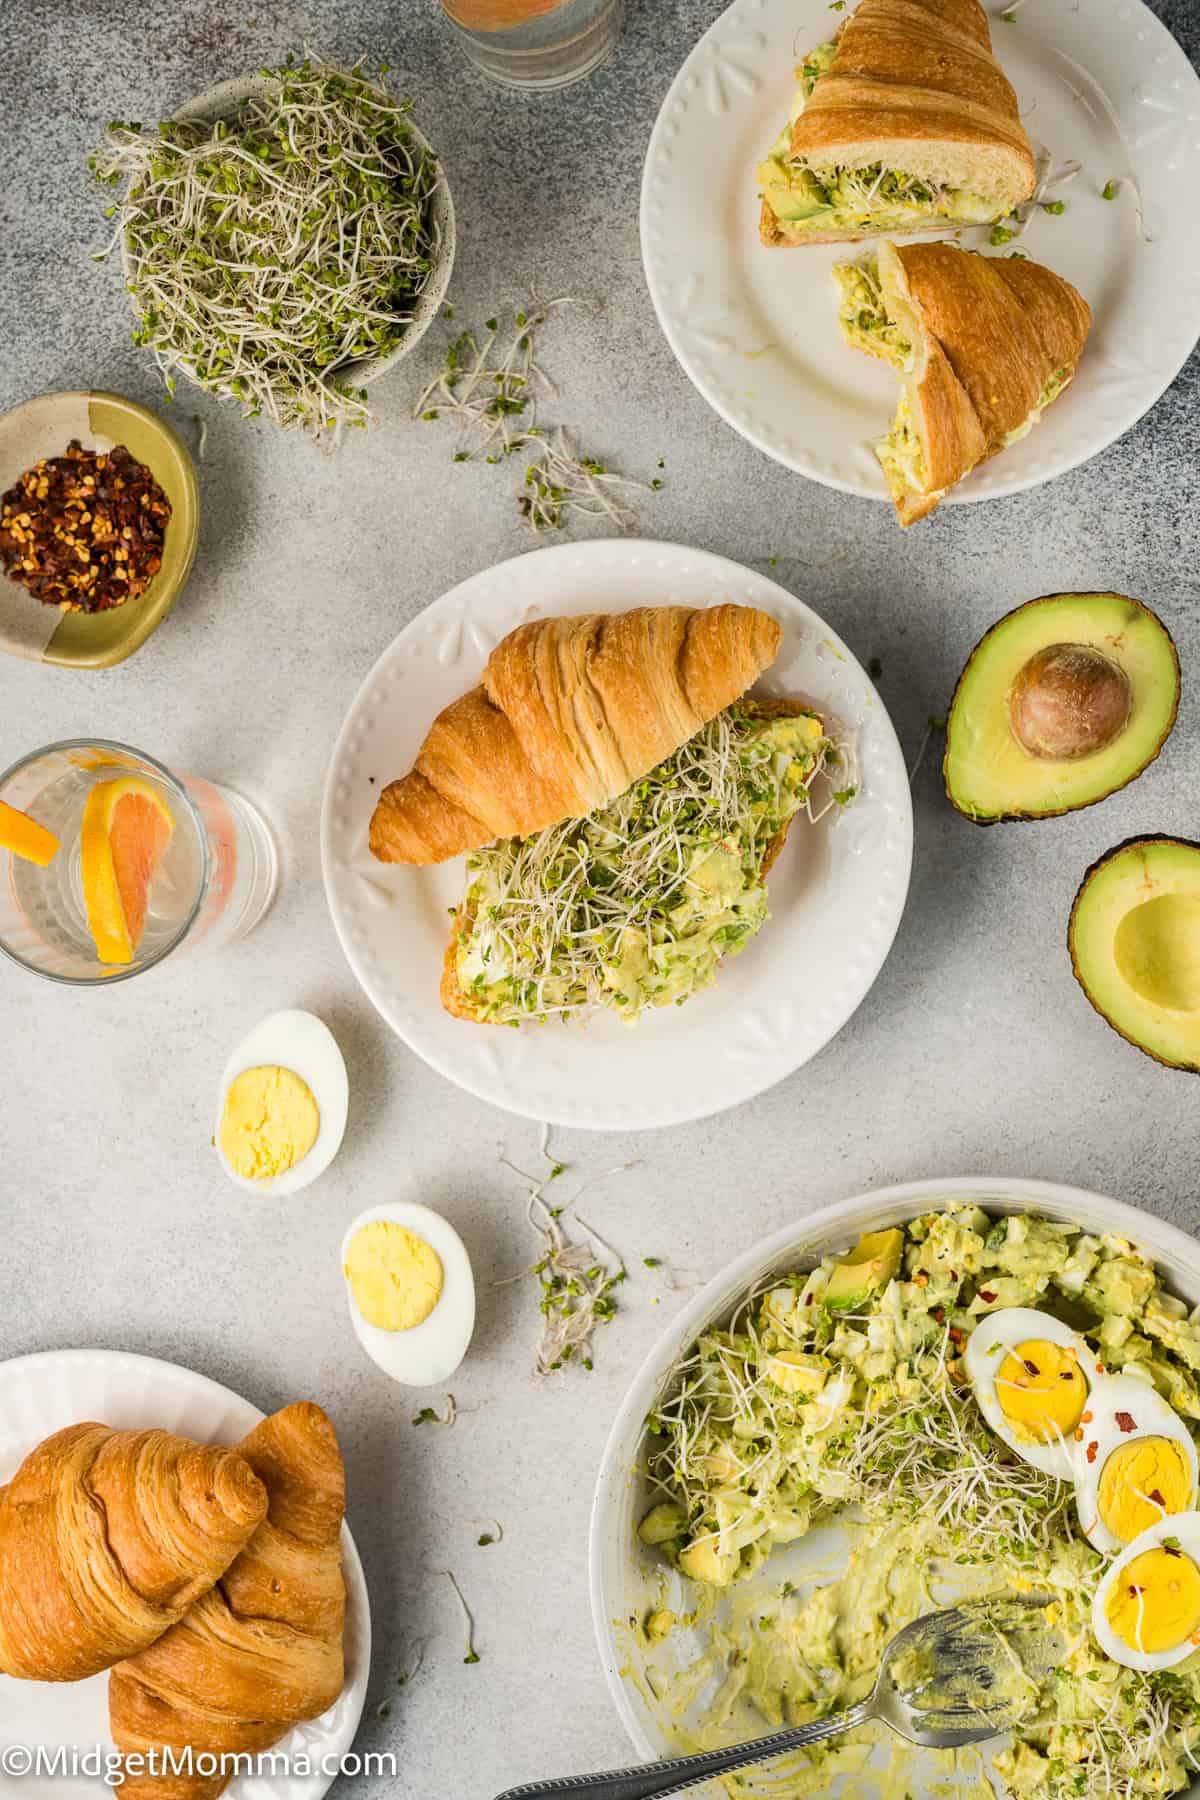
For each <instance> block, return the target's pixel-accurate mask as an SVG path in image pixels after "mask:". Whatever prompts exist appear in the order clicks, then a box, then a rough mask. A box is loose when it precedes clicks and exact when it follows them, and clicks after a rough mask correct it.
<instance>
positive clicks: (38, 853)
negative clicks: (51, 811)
mask: <svg viewBox="0 0 1200 1800" xmlns="http://www.w3.org/2000/svg"><path fill="white" fill-rule="evenodd" d="M58 849H59V844H58V839H57V838H56V837H55V835H54V833H53V832H52V831H47V830H46V827H45V826H44V825H39V824H38V822H37V820H36V819H31V818H30V816H29V814H28V813H23V812H18V811H17V809H16V807H15V806H8V805H7V804H6V803H5V802H4V801H3V800H0V850H11V851H12V853H13V855H14V856H19V857H21V858H22V859H23V860H24V861H25V862H31V863H36V864H37V866H38V868H39V869H44V868H45V867H46V866H47V864H49V863H52V862H53V861H54V858H55V857H56V856H57V855H58Z"/></svg>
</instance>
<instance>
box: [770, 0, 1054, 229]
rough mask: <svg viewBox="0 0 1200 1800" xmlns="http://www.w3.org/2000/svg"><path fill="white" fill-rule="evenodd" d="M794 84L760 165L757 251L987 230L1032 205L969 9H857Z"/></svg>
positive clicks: (920, 2)
mask: <svg viewBox="0 0 1200 1800" xmlns="http://www.w3.org/2000/svg"><path fill="white" fill-rule="evenodd" d="M797 76H798V78H799V81H800V91H799V94H798V96H797V100H796V105H795V107H794V108H793V117H792V121H791V124H790V125H789V127H788V129H787V130H785V132H784V134H783V137H782V138H781V139H780V141H779V142H778V143H777V144H776V146H775V147H774V149H773V150H772V152H771V155H770V157H769V158H768V161H767V162H766V163H763V164H760V165H759V185H760V189H761V192H762V199H763V204H762V213H761V220H760V234H761V236H762V239H763V242H764V243H766V244H769V245H779V244H799V243H807V244H824V243H836V242H839V241H844V240H846V239H848V238H858V237H862V236H864V235H874V234H877V233H879V232H880V231H891V232H899V231H922V230H928V228H929V227H930V226H931V225H937V224H941V223H943V222H945V223H946V224H950V225H954V224H981V223H988V222H990V221H993V220H996V219H1001V218H1003V217H1004V216H1005V215H1006V214H1007V213H1009V212H1011V211H1012V209H1013V207H1014V206H1016V205H1018V204H1019V203H1020V202H1021V201H1023V200H1027V199H1028V198H1029V196H1030V195H1031V194H1032V193H1033V189H1034V182H1035V179H1036V172H1035V164H1034V158H1033V152H1032V150H1031V149H1030V145H1029V139H1028V137H1027V136H1026V134H1025V130H1024V127H1023V126H1022V124H1021V120H1020V116H1019V113H1018V110H1017V97H1016V95H1015V93H1014V92H1013V89H1012V86H1011V85H1010V83H1009V81H1008V79H1007V77H1006V76H1005V74H1004V71H1003V70H1002V69H1001V67H1000V65H999V63H998V62H997V61H996V58H995V57H994V56H993V54H992V40H991V34H990V32H989V30H988V21H987V14H986V13H985V12H984V10H983V7H982V6H981V5H980V4H979V0H861V4H860V5H859V6H858V8H857V9H856V11H855V12H854V13H852V14H851V16H850V17H849V19H847V21H846V23H845V25H844V26H843V27H842V30H841V32H840V34H839V35H838V37H837V38H836V40H832V41H830V42H829V43H826V44H823V45H820V46H818V48H817V49H816V50H815V51H813V52H812V53H811V54H810V56H809V57H808V58H807V59H806V60H805V62H803V63H802V64H801V65H800V67H799V69H798V70H797Z"/></svg>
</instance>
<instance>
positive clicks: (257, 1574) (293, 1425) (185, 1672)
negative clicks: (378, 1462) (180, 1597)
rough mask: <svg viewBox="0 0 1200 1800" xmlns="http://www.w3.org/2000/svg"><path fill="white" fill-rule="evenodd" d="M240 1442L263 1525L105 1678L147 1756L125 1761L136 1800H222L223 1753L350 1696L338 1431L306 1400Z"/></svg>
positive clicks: (122, 1743)
mask: <svg viewBox="0 0 1200 1800" xmlns="http://www.w3.org/2000/svg"><path fill="white" fill-rule="evenodd" d="M238 1450H239V1453H240V1455H241V1456H242V1457H243V1458H244V1459H245V1461H246V1462H247V1463H248V1464H249V1466H250V1467H251V1468H252V1469H253V1470H254V1472H255V1474H256V1476H257V1477H258V1478H259V1479H260V1480H261V1481H262V1483H263V1485H264V1487H265V1489H266V1494H267V1499H268V1510H267V1516H266V1519H265V1520H264V1521H263V1523H262V1524H261V1525H260V1526H259V1528H258V1530H257V1531H256V1532H255V1534H254V1536H253V1537H252V1538H251V1539H250V1542H249V1544H248V1545H247V1546H246V1548H245V1549H244V1550H243V1551H242V1553H241V1555H240V1556H239V1557H238V1558H237V1560H236V1561H235V1562H234V1563H233V1565H232V1567H231V1568H230V1569H229V1570H228V1571H227V1573H226V1574H225V1576H224V1577H223V1579H222V1580H221V1582H220V1583H219V1584H218V1586H216V1587H215V1588H213V1589H212V1591H211V1592H210V1593H208V1594H206V1595H205V1596H204V1597H203V1598H202V1599H201V1600H199V1601H198V1602H197V1604H196V1605H195V1606H194V1607H193V1608H192V1610H191V1611H190V1612H189V1613H188V1615H187V1617H186V1618H185V1619H183V1620H182V1621H181V1622H180V1623H179V1624H178V1625H176V1626H174V1627H173V1629H172V1630H170V1631H168V1632H167V1633H166V1635H165V1636H164V1637H161V1638H159V1640H158V1642H157V1643H155V1644H153V1645H152V1646H151V1647H150V1648H149V1649H146V1650H143V1651H142V1652H141V1654H140V1655H137V1656H134V1657H131V1658H130V1659H129V1660H128V1661H127V1662H122V1663H120V1664H118V1666H117V1667H116V1668H115V1669H114V1670H113V1671H112V1674H111V1675H110V1676H109V1685H108V1707H109V1719H110V1722H111V1728H112V1735H113V1741H114V1743H115V1744H116V1746H117V1748H118V1750H120V1751H121V1752H122V1753H123V1754H124V1755H125V1756H127V1757H132V1756H134V1755H136V1756H138V1757H139V1758H141V1759H144V1760H142V1761H140V1762H139V1763H137V1764H136V1765H135V1764H133V1763H132V1762H131V1763H130V1764H129V1765H128V1770H127V1773H126V1776H125V1780H124V1783H123V1785H122V1788H121V1792H122V1793H123V1794H126V1795H127V1796H128V1797H129V1800H215V1797H216V1795H218V1794H220V1793H221V1791H222V1790H223V1789H224V1788H225V1787H226V1785H227V1783H228V1780H229V1774H227V1773H222V1772H221V1760H220V1759H221V1758H223V1757H224V1758H229V1759H232V1758H234V1757H236V1756H241V1755H255V1754H261V1753H262V1752H263V1751H265V1750H269V1749H270V1748H271V1747H272V1745H274V1744H277V1743H279V1741H280V1739H281V1738H283V1737H285V1736H286V1735H287V1733H288V1732H289V1731H290V1730H291V1728H292V1727H293V1726H294V1725H296V1724H298V1723H300V1721H301V1720H304V1719H315V1718H317V1717H319V1716H320V1714H321V1713H323V1712H326V1711H327V1710H328V1708H329V1707H330V1706H332V1705H333V1703H334V1701H335V1700H336V1699H337V1697H338V1695H339V1694H340V1693H341V1691H342V1683H343V1679H344V1670H343V1662H342V1632H343V1627H344V1623H345V1612H346V1590H345V1584H344V1581H343V1577H342V1552H341V1528H342V1513H343V1511H344V1508H345V1477H344V1471H343V1467H342V1458H341V1453H340V1451H339V1449H338V1443H337V1437H336V1435H335V1433H334V1429H333V1426H332V1425H331V1424H330V1422H329V1420H328V1418H327V1417H326V1415H325V1414H324V1413H323V1412H322V1411H321V1408H320V1407H319V1406H315V1405H314V1404H313V1403H312V1402H311V1401H300V1402H298V1403H297V1404H296V1405H294V1406H286V1407H284V1409H283V1411H282V1412H278V1413H275V1414H274V1415H273V1416H272V1417H271V1418H269V1419H264V1421H263V1423H262V1424H261V1425H259V1426H257V1427H256V1429H255V1430H254V1431H252V1432H251V1433H250V1435H249V1437H248V1438H246V1439H245V1440H244V1441H243V1442H242V1443H241V1444H240V1445H239V1446H238ZM185 1750H190V1751H191V1767H190V1768H189V1767H188V1765H187V1763H186V1761H185V1759H184V1757H183V1755H182V1753H183V1752H184V1751H185ZM165 1751H170V1752H171V1753H172V1755H171V1759H170V1763H169V1764H168V1769H169V1771H170V1772H167V1773H163V1772H161V1770H162V1766H163V1761H164V1759H163V1757H162V1753H163V1752H165ZM153 1753H158V1756H157V1759H155V1758H154V1757H153ZM201 1758H205V1759H213V1760H212V1761H209V1760H205V1761H203V1762H202V1761H201V1760H200V1759H201ZM224 1766H225V1768H226V1769H227V1770H228V1771H230V1772H232V1770H233V1768H234V1767H236V1764H234V1763H233V1762H232V1761H229V1762H226V1764H225V1765H224ZM151 1770H156V1772H153V1773H151V1772H149V1771H151ZM210 1770H211V1771H213V1772H211V1773H209V1772H206V1771H210Z"/></svg>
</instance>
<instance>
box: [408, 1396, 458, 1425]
mask: <svg viewBox="0 0 1200 1800" xmlns="http://www.w3.org/2000/svg"><path fill="white" fill-rule="evenodd" d="M457 1417H458V1402H457V1401H456V1400H455V1398H454V1395H453V1394H447V1395H446V1411H445V1413H444V1414H441V1413H438V1412H436V1411H435V1410H434V1408H433V1407H432V1406H423V1407H422V1408H421V1410H420V1412H419V1413H414V1414H413V1424H414V1425H453V1423H454V1421H455V1419H457Z"/></svg>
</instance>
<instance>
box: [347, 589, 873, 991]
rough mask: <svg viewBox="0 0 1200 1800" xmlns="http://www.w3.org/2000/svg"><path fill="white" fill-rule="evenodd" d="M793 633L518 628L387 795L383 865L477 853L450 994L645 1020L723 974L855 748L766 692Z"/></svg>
mask: <svg viewBox="0 0 1200 1800" xmlns="http://www.w3.org/2000/svg"><path fill="white" fill-rule="evenodd" d="M780 638H781V633H780V629H779V626H778V625H777V624H776V623H775V621H774V620H773V619H771V618H769V617H768V615H767V614H766V613H763V612H759V611H757V610H756V609H755V608H753V607H747V606H732V605H723V606H714V607H712V608H708V609H702V610H697V609H693V608H689V607H683V606H662V607H642V608H639V609H637V610H636V611H633V612H627V613H617V614H603V613H594V614H585V615H583V616H582V617H578V618H567V619H540V620H536V621H534V622H533V623H531V624H528V625H522V626H519V627H518V628H517V630H516V631H513V632H510V634H509V635H508V637H506V638H505V639H503V641H502V642H501V643H500V644H498V645H497V646H496V648H495V650H493V652H492V654H491V656H490V657H489V659H488V663H487V667H486V669H485V670H484V675H483V680H482V682H481V684H480V685H479V687H477V688H475V689H473V690H472V692H471V693H469V694H467V695H466V696H465V697H464V698H463V699H461V700H457V701H455V702H454V703H453V705H451V706H449V707H447V708H446V710H445V711H444V712H443V713H442V714H441V715H440V716H439V717H438V718H437V719H436V720H435V721H434V724H433V726H432V727H431V729H430V731H429V734H428V736H427V737H426V739H425V742H424V744H423V745H422V747H421V750H420V752H419V754H418V756H417V760H416V765H415V767H414V768H413V769H412V771H411V772H410V773H409V774H408V775H406V776H405V777H404V778H403V779H402V780H400V781H395V782H392V783H391V785H390V786H389V787H388V788H386V789H385V790H384V792H383V794H382V795H381V796H380V798H379V802H378V805H377V806H376V808H375V814H374V817H373V819H372V821H371V832H370V843H371V849H372V850H373V852H374V854H375V855H376V856H377V857H379V858H380V859H381V860H382V861H384V862H407V863H433V862H442V861H444V860H445V859H447V858H448V857H451V856H454V855H457V854H458V853H459V852H461V851H464V850H465V851H468V852H469V854H468V858H467V887H466V892H465V894H464V896H463V900H462V903H461V905H460V906H459V908H458V911H457V913H456V916H455V920H454V927H453V931H452V935H451V940H450V946H449V948H448V950H447V952H446V962H445V971H444V975H443V980H442V1003H443V1005H444V1006H445V1007H446V1009H447V1011H448V1012H451V1013H453V1014H455V1015H456V1016H457V1017H459V1018H463V1019H472V1020H476V1021H481V1022H489V1023H493V1024H505V1025H511V1024H519V1023H520V1022H521V1021H522V1020H527V1019H533V1018H537V1019H544V1018H546V1017H548V1016H550V1015H551V1014H559V1015H567V1014H574V1013H579V1012H583V1011H586V1010H588V1009H591V1008H594V1007H606V1008H609V1009H611V1010H613V1011H615V1012H617V1013H618V1014H619V1015H621V1016H622V1017H624V1018H626V1019H629V1020H633V1019H636V1018H637V1017H638V1015H639V1014H640V1013H641V1012H642V1010H643V1009H644V1008H645V1007H647V1006H664V1005H666V1004H668V1003H669V1002H671V1001H674V1002H682V1001H684V1000H686V999H688V998H689V997H690V996H691V995H692V994H693V993H695V992H696V991H697V990H698V989H699V988H702V987H705V986H707V985H708V983H709V982H711V981H712V980H713V978H714V975H715V971H716V967H717V964H718V963H719V962H720V960H721V959H722V957H724V956H727V955H731V954H733V953H735V952H736V951H738V950H740V949H741V948H742V947H743V945H744V944H745V943H746V942H747V941H748V940H749V939H750V938H751V937H752V936H753V935H754V934H755V932H757V931H758V929H759V927H760V926H761V925H762V924H763V923H764V921H765V920H766V917H767V899H766V888H765V885H764V876H765V875H766V872H767V869H768V868H769V867H770V864H771V862H772V861H773V860H774V858H775V856H776V855H777V854H778V852H779V849H780V847H781V846H782V843H783V839H784V837H785V835H786V833H787V829H788V826H789V825H790V823H791V821H792V819H793V818H794V817H795V815H796V813H797V812H799V811H800V810H801V809H803V808H805V807H806V806H807V803H808V795H809V789H810V786H811V783H812V781H813V779H814V777H815V776H816V775H817V773H818V772H819V771H820V770H821V769H822V768H823V767H824V766H825V765H827V764H828V765H832V764H833V763H834V762H835V761H836V757H837V752H836V751H835V750H834V748H833V746H832V745H831V744H830V742H829V740H828V739H827V737H826V735H825V729H824V727H823V725H822V723H821V721H820V719H818V718H817V717H816V715H815V714H814V713H812V712H810V711H809V710H808V709H807V708H806V707H805V706H803V705H802V704H801V703H800V702H799V701H791V700H771V701H750V700H746V699H743V696H744V695H745V693H746V690H747V689H748V688H749V687H750V686H751V684H752V683H753V682H754V681H755V680H756V679H757V677H758V676H759V675H760V674H761V673H762V671H763V670H764V669H765V668H766V667H767V666H768V664H769V663H770V662H771V661H772V660H773V659H774V657H775V655H776V652H777V651H778V649H779V643H780Z"/></svg>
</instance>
